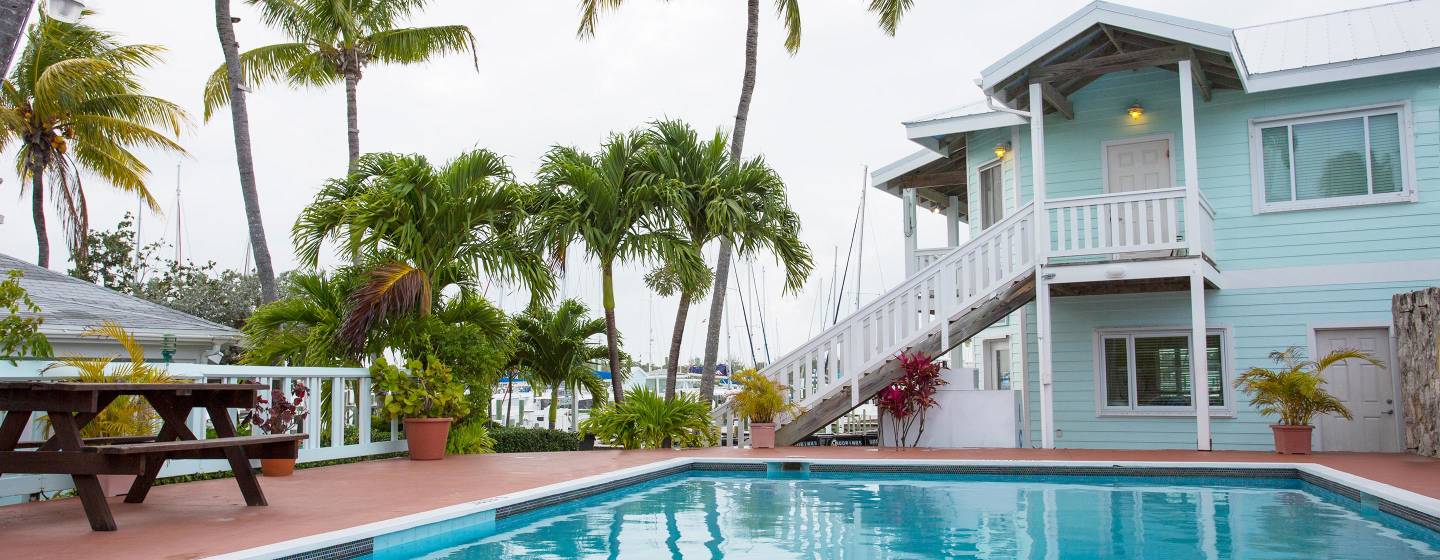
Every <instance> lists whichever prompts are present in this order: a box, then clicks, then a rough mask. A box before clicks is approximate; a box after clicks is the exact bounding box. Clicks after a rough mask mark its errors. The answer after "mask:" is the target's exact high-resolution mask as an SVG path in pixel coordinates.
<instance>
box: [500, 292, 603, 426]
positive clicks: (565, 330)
mask: <svg viewBox="0 0 1440 560" xmlns="http://www.w3.org/2000/svg"><path fill="white" fill-rule="evenodd" d="M589 313H590V310H589V309H587V308H586V307H585V305H584V304H582V303H580V302H579V301H576V300H573V299H567V300H565V301H562V302H560V304H559V305H557V306H556V307H555V308H554V309H550V308H547V307H544V306H540V305H532V306H530V307H529V308H528V309H526V310H525V312H524V313H521V314H519V315H516V316H515V317H514V322H515V332H516V338H515V342H516V344H515V354H514V362H515V364H516V365H517V366H518V367H519V369H520V372H521V374H522V375H524V376H525V379H526V380H527V381H529V382H530V385H531V386H533V387H535V390H536V391H544V390H546V389H549V391H550V417H549V419H548V420H549V426H550V429H552V430H553V429H555V420H556V412H557V411H558V410H559V408H560V389H561V388H564V389H565V390H566V391H568V392H569V393H570V394H571V395H577V394H578V390H579V389H582V388H583V389H585V390H586V391H588V392H589V393H590V395H591V397H592V398H593V399H595V402H596V403H598V402H600V401H601V400H604V398H605V390H606V388H605V382H604V381H602V380H601V379H600V378H599V377H596V376H595V371H594V368H592V367H591V365H590V364H591V362H594V361H598V360H601V359H603V358H604V357H605V355H606V348H605V346H604V345H601V344H597V343H593V342H591V341H590V339H592V338H594V337H597V336H599V335H600V334H602V333H604V332H605V321H604V320H603V319H599V318H591V317H590V314H589ZM573 405H574V403H572V406H573Z"/></svg>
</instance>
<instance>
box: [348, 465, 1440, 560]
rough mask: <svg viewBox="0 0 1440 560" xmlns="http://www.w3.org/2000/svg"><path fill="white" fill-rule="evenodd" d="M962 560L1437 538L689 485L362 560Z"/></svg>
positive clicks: (1176, 515)
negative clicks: (920, 559) (521, 559)
mask: <svg viewBox="0 0 1440 560" xmlns="http://www.w3.org/2000/svg"><path fill="white" fill-rule="evenodd" d="M378 546H380V542H379V541H377V547H378ZM956 557H961V558H1037V559H1050V558H1066V559H1069V558H1075V559H1091V558H1163V559H1186V558H1235V559H1274V558H1305V559H1311V558H1335V559H1340V558H1356V559H1364V560H1401V559H1407V558H1440V535H1437V534H1436V533H1435V532H1433V531H1429V530H1428V529H1425V528H1423V527H1421V526H1418V525H1415V524H1412V523H1410V522H1408V521H1405V520H1403V519H1400V518H1398V517H1394V516H1391V515H1388V514H1384V513H1381V512H1379V511H1378V510H1376V509H1374V508H1373V507H1368V506H1363V505H1361V504H1358V503H1356V502H1355V501H1353V500H1350V499H1347V498H1344V497H1341V496H1338V495H1335V494H1332V493H1330V492H1328V491H1325V490H1322V489H1320V488H1318V487H1315V486H1311V485H1309V484H1306V483H1303V482H1301V481H1299V480H1293V479H1280V480H1269V479H1231V478H1190V477H1186V478H1165V479H1156V478H1148V477H1131V478H1127V477H1078V476H1059V477H1040V476H976V475H926V474H875V473H814V474H810V475H808V477H807V478H803V479H802V478H786V479H771V478H767V477H766V476H765V473H705V472H690V473H683V474H679V475H673V476H668V477H665V478H661V479H657V480H654V481H650V482H645V483H641V484H638V485H634V486H629V487H625V488H622V489H620V490H615V491H611V492H606V493H603V494H598V495H595V496H592V497H589V498H585V499H581V500H576V501H572V502H566V503H562V504H558V505H554V506H549V507H545V508H541V509H537V510H533V511H530V512H526V513H523V514H520V515H516V516H512V517H507V518H504V519H501V520H499V521H498V522H489V523H486V524H484V525H482V526H477V527H472V528H469V529H465V530H460V531H453V532H450V533H444V534H440V535H431V536H427V537H426V538H425V539H423V540H420V541H417V542H412V543H409V544H406V545H402V546H396V547H391V548H389V549H381V550H378V551H377V553H376V554H375V555H373V556H372V558H373V559H375V560H381V559H384V560H390V559H394V558H428V559H454V560H460V559H464V560H480V559H489V558H496V559H499V558H507V559H508V558H526V559H529V558H607V559H609V558H621V559H627V560H628V559H650V558H760V559H784V558H811V559H841V558H844V559H853V558H956Z"/></svg>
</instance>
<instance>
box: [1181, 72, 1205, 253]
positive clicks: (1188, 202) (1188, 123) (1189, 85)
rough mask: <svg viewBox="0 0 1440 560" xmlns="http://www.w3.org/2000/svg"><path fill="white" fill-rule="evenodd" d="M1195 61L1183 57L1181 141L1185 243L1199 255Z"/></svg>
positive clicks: (1198, 169) (1198, 175) (1198, 180)
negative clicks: (1193, 63)
mask: <svg viewBox="0 0 1440 560" xmlns="http://www.w3.org/2000/svg"><path fill="white" fill-rule="evenodd" d="M1191 64H1192V62H1191V61H1189V60H1182V61H1180V68H1179V70H1180V141H1181V143H1182V144H1184V146H1183V150H1184V154H1183V155H1184V158H1185V245H1186V246H1187V247H1188V248H1189V253H1190V256H1192V257H1198V256H1200V235H1199V234H1198V232H1197V231H1195V230H1196V227H1197V225H1198V224H1199V222H1200V219H1199V216H1200V212H1202V211H1203V210H1201V209H1200V163H1199V161H1200V157H1199V155H1197V153H1196V146H1195V74H1194V73H1193V71H1192V70H1191Z"/></svg>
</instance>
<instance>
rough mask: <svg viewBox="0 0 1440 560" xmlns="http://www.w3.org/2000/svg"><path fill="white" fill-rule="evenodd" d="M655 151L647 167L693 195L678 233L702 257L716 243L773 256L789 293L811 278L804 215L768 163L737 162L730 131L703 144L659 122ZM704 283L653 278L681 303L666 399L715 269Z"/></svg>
mask: <svg viewBox="0 0 1440 560" xmlns="http://www.w3.org/2000/svg"><path fill="white" fill-rule="evenodd" d="M649 134H650V135H651V136H652V137H653V142H654V144H655V149H653V150H651V151H650V152H649V153H648V154H647V155H646V157H645V158H644V161H645V164H644V166H645V168H646V169H648V170H650V171H651V172H653V173H655V174H657V175H659V176H661V177H664V178H666V179H669V180H671V181H674V182H676V183H677V184H680V185H682V187H683V188H684V189H685V190H686V191H687V192H688V193H689V196H687V197H685V199H684V201H685V204H684V206H682V207H680V208H679V209H678V210H679V212H678V223H679V226H680V227H679V229H680V232H681V233H682V235H684V236H685V238H686V240H687V241H689V243H690V244H691V245H692V246H693V247H694V248H695V250H696V251H697V252H698V251H699V250H700V249H701V248H703V247H704V246H705V245H707V244H709V243H710V242H712V241H715V240H717V239H718V240H723V241H729V242H730V243H731V244H732V245H733V246H735V247H737V248H738V249H739V254H740V256H753V255H755V254H756V253H758V252H760V251H761V250H768V251H770V252H771V253H773V254H774V255H775V256H776V258H777V260H778V261H779V262H780V264H781V266H783V267H784V268H785V289H786V291H789V292H795V291H798V290H799V289H800V288H801V287H802V286H803V285H804V283H805V279H806V278H807V277H808V276H809V275H810V271H811V269H812V268H813V263H812V261H811V257H810V249H809V247H806V246H805V243H804V242H802V241H800V216H799V215H797V214H796V213H795V211H794V210H792V209H791V208H790V204H789V202H788V201H787V200H786V199H785V183H784V182H783V181H782V180H781V179H780V175H779V174H778V173H776V172H775V170H774V169H771V168H770V167H769V166H768V165H766V163H765V160H764V159H763V158H758V157H757V158H753V159H751V160H750V161H747V162H744V163H742V164H740V165H733V164H732V162H731V160H730V158H729V155H728V152H727V146H726V142H725V133H724V132H723V131H719V130H717V131H715V134H714V135H712V136H711V137H710V138H709V139H708V140H701V139H700V137H699V135H698V134H696V132H695V129H694V128H691V127H690V125H688V124H686V123H684V122H682V121H674V120H667V121H659V122H656V123H655V124H654V125H653V126H651V128H650V130H649ZM705 272H706V274H704V275H701V276H700V277H699V278H685V277H684V275H683V274H681V273H680V271H678V270H675V269H672V268H671V267H669V266H664V267H661V268H660V269H658V270H657V271H656V273H654V274H652V275H651V276H650V277H649V278H647V280H649V281H650V285H651V287H652V288H655V289H656V291H658V292H660V294H661V295H671V294H672V293H674V292H676V291H678V292H679V294H680V305H679V308H678V309H677V310H676V312H675V327H674V331H673V333H672V334H671V337H670V356H669V359H668V360H667V361H666V363H665V379H666V384H665V398H666V399H667V400H669V399H673V398H675V379H676V376H677V375H678V373H679V367H680V344H681V341H682V340H683V338H684V336H685V321H686V318H687V316H688V315H689V308H690V304H691V302H693V301H695V300H697V299H699V298H701V297H704V296H705V290H706V289H707V288H708V287H709V286H708V283H709V282H708V280H709V277H708V276H709V275H708V271H705Z"/></svg>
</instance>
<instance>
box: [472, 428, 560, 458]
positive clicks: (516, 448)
mask: <svg viewBox="0 0 1440 560" xmlns="http://www.w3.org/2000/svg"><path fill="white" fill-rule="evenodd" d="M490 437H491V438H492V439H494V440H495V445H494V449H495V452H496V453H539V452H547V451H578V450H579V449H580V439H579V438H577V437H575V434H572V433H570V432H565V431H561V430H547V429H545V428H493V429H491V430H490Z"/></svg>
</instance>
